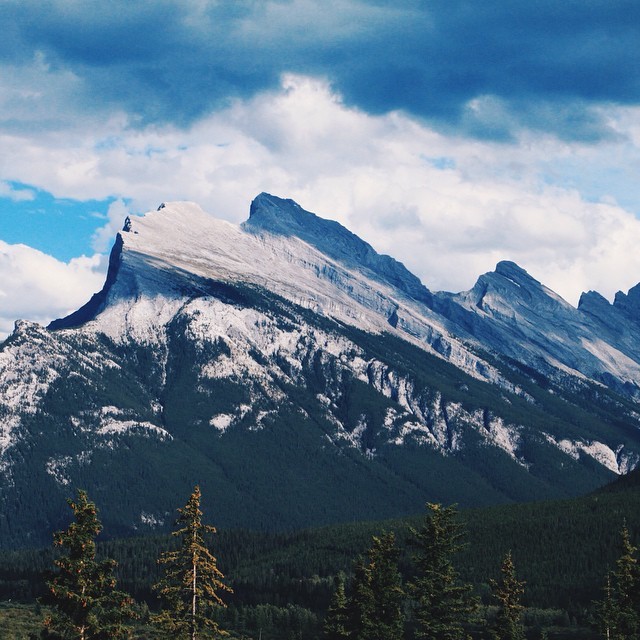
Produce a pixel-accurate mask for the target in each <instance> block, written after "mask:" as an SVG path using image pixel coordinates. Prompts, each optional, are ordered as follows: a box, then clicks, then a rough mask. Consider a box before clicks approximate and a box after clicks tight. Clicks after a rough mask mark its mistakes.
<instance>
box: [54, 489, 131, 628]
mask: <svg viewBox="0 0 640 640" xmlns="http://www.w3.org/2000/svg"><path fill="white" fill-rule="evenodd" d="M68 503H69V506H70V507H71V509H72V511H73V515H74V518H75V521H74V522H72V523H71V524H70V525H69V527H68V529H67V530H66V531H58V532H56V533H55V534H54V545H55V546H56V547H58V548H60V549H62V550H63V555H61V556H60V557H59V558H57V559H56V560H54V565H55V566H56V568H57V571H56V572H55V573H54V574H53V575H52V576H51V578H50V580H49V581H48V582H47V586H48V588H49V596H48V598H46V602H47V604H49V605H50V606H52V607H53V612H52V614H51V615H50V616H49V617H48V618H47V619H46V621H45V626H46V629H47V631H48V632H51V633H54V634H57V635H59V636H60V637H61V638H64V639H67V638H69V639H71V638H73V639H76V638H77V639H78V640H102V639H103V638H127V637H130V626H129V625H128V624H127V622H128V621H129V620H130V619H131V618H132V617H133V615H134V612H133V601H132V599H131V598H130V597H129V596H127V595H126V594H125V593H122V592H120V591H116V590H115V586H116V580H115V578H114V576H113V570H114V567H115V564H116V563H115V561H113V560H102V561H97V560H96V549H95V537H96V536H97V535H98V533H100V530H101V528H102V525H101V524H100V521H99V520H98V516H97V510H96V506H95V504H94V503H93V502H90V501H89V499H88V497H87V494H86V492H85V491H82V490H78V492H77V498H76V500H75V501H74V500H71V499H69V500H68Z"/></svg>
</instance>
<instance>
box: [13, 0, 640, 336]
mask: <svg viewBox="0 0 640 640" xmlns="http://www.w3.org/2000/svg"><path fill="white" fill-rule="evenodd" d="M0 19H1V21H2V24H3V37H2V39H0V148H2V150H3V152H2V154H0V223H1V224H0V338H1V337H2V336H3V335H6V334H7V333H8V332H9V331H10V330H11V327H12V324H13V321H14V320H15V319H16V318H18V317H23V318H28V319H33V320H37V321H40V322H46V321H48V320H49V319H51V318H52V317H56V316H58V315H62V314H64V313H67V312H68V311H70V310H72V309H73V308H75V307H77V306H79V305H80V304H82V303H83V302H84V301H85V300H86V299H87V298H88V297H89V296H90V294H91V293H92V292H93V291H95V290H97V289H99V288H100V286H101V281H102V278H103V276H104V269H105V266H106V255H107V253H108V250H109V246H110V243H111V241H112V239H113V235H114V234H115V232H116V231H117V229H118V228H119V227H120V226H121V224H122V220H123V218H124V216H125V215H127V214H128V213H133V214H137V213H143V212H144V211H146V210H149V209H154V208H155V207H156V206H157V205H158V203H159V202H161V201H163V200H179V199H188V200H195V201H197V202H199V203H200V204H201V205H202V206H203V207H204V208H205V210H207V211H209V212H211V213H212V214H213V215H216V216H219V217H223V218H226V219H228V220H231V221H235V222H240V221H242V220H243V219H244V218H245V217H246V215H247V212H248V206H249V202H250V201H251V199H252V198H253V197H254V196H255V195H256V194H257V193H259V192H260V191H268V192H271V193H274V194H276V195H280V196H283V197H291V198H294V199H296V200H297V201H298V202H299V203H300V204H301V205H302V206H303V207H305V208H306V209H309V210H312V211H315V212H317V213H319V214H320V215H323V216H326V217H330V218H333V219H337V220H339V221H340V222H342V223H343V224H345V225H347V226H348V227H349V228H351V229H352V230H353V231H355V232H356V233H358V234H359V235H361V236H362V237H364V238H365V239H366V240H368V241H369V242H371V243H372V244H373V245H374V246H375V247H376V248H377V249H379V250H380V251H382V252H385V253H390V254H392V255H394V256H395V257H397V258H398V259H400V260H402V261H403V262H405V264H407V266H408V267H409V268H410V269H412V270H413V271H414V272H416V273H417V275H419V276H420V277H421V278H422V279H423V281H424V282H425V284H427V286H429V287H431V288H432V289H448V290H461V289H465V288H469V287H471V286H472V285H473V282H474V281H475V278H476V277H477V276H478V275H479V274H480V273H482V272H484V271H487V270H490V269H492V268H493V266H494V265H495V263H496V262H497V261H498V260H501V259H511V260H515V261H516V262H518V263H519V264H521V265H522V266H523V267H525V268H526V269H527V270H529V272H530V273H531V274H532V275H534V277H536V278H538V279H540V280H542V281H543V282H545V283H546V284H547V285H548V286H550V287H552V288H553V289H555V290H556V291H558V292H559V293H560V294H561V295H563V296H564V297H566V298H567V299H568V300H569V301H570V302H572V303H574V304H575V303H576V302H577V300H578V296H579V294H580V292H581V291H582V290H586V289H596V290H599V291H600V292H602V293H603V294H604V295H606V296H607V297H609V298H611V296H612V295H613V294H614V293H615V291H616V290H618V289H625V290H626V289H628V288H629V287H630V286H632V285H634V284H636V283H637V282H638V281H640V257H638V256H637V255H636V254H638V253H639V252H637V251H636V250H635V248H636V247H637V245H638V240H639V239H640V223H639V222H638V217H639V216H640V189H639V188H638V186H637V175H638V171H639V170H640V105H639V102H640V48H639V47H638V46H637V43H638V42H639V41H640V4H638V3H637V2H635V1H622V0H607V1H600V0H590V1H589V2H584V1H583V0H580V1H572V0H567V1H564V2H558V1H557V0H539V1H537V2H531V1H530V0H529V1H526V2H525V1H520V0H510V1H509V2H504V0H500V1H497V0H484V1H483V2H475V1H471V0H467V1H456V0H448V1H446V2H445V1H444V0H431V1H426V0H415V1H414V0H406V1H403V2H397V1H392V2H391V1H389V2H387V1H384V0H370V1H359V0H325V1H323V2H320V1H319V0H316V1H313V0H277V1H273V0H272V1H268V0H267V1H257V0H256V1H254V0H235V1H234V2H230V1H229V2H224V1H213V0H181V1H176V0H160V1H155V2H136V3H132V2H128V1H127V2H124V1H120V0H112V1H111V2H108V3H107V2H105V3H97V4H92V6H91V7H89V6H88V5H87V3H84V2H80V1H77V0H47V1H45V2H42V1H38V2H35V1H32V0H15V1H14V0H4V1H3V2H2V3H0Z"/></svg>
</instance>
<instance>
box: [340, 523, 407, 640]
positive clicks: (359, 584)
mask: <svg viewBox="0 0 640 640" xmlns="http://www.w3.org/2000/svg"><path fill="white" fill-rule="evenodd" d="M398 556H399V551H398V549H397V547H396V543H395V535H394V534H393V533H386V534H384V535H381V536H373V540H372V545H371V547H370V549H369V551H368V554H367V558H366V559H365V558H364V557H362V556H360V557H359V558H358V559H357V560H356V562H355V566H354V577H353V583H352V586H351V592H352V593H351V598H350V599H349V603H348V627H349V631H350V637H351V638H352V639H353V640H369V639H370V638H376V639H377V640H400V639H401V638H402V632H403V623H404V616H403V610H402V609H403V599H404V591H403V589H402V583H401V577H400V572H399V571H398Z"/></svg>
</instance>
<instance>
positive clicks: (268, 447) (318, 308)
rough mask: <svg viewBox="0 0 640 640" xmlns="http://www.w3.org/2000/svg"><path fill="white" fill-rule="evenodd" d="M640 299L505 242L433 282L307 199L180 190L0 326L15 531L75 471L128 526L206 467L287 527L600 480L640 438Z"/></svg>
mask: <svg viewBox="0 0 640 640" xmlns="http://www.w3.org/2000/svg"><path fill="white" fill-rule="evenodd" d="M639 298H640V290H637V289H635V288H634V289H632V290H631V291H630V292H629V293H628V295H626V296H625V295H624V294H618V296H616V300H615V302H614V304H613V305H610V304H609V303H608V302H607V301H606V300H604V299H603V298H602V299H601V298H600V297H598V295H597V294H594V293H589V294H585V295H583V298H582V300H581V303H580V306H579V308H578V309H575V308H574V307H571V306H570V305H569V304H568V303H566V302H565V301H563V300H562V299H561V298H559V297H558V296H557V295H556V294H554V293H553V292H551V291H550V290H548V289H547V288H546V287H544V286H543V285H541V284H540V283H539V282H537V281H536V280H535V279H534V278H532V277H531V276H529V275H528V274H527V273H526V272H525V271H523V270H522V269H520V268H519V267H518V266H517V265H515V264H513V263H509V262H501V263H499V264H498V266H497V268H496V271H495V272H493V273H489V274H485V275H483V276H481V277H480V279H479V280H478V283H477V284H476V285H475V286H474V288H473V289H472V290H471V291H469V292H465V293H460V294H449V293H443V292H432V291H430V290H429V289H428V288H427V287H426V286H424V285H423V284H422V283H421V282H420V280H419V279H418V278H417V277H416V276H414V275H413V274H411V273H410V272H409V271H408V270H407V269H406V268H405V267H404V266H403V265H402V264H401V263H399V262H397V261H396V260H394V259H393V258H391V257H388V256H382V255H379V254H378V253H377V252H376V251H375V250H374V249H373V248H372V247H371V246H370V245H369V244H367V243H366V242H364V241H362V240H361V239H360V238H358V237H357V236H355V235H354V234H352V233H351V232H350V231H348V230H347V229H345V228H344V227H342V226H341V225H339V224H338V223H336V222H332V221H328V220H323V219H321V218H319V217H317V216H315V215H314V214H312V213H310V212H307V211H304V210H303V209H302V208H301V207H300V206H299V205H298V204H296V203H295V202H293V201H291V200H283V199H280V198H277V197H274V196H271V195H268V194H260V195H259V196H258V197H257V198H256V199H255V200H254V201H253V202H252V204H251V209H250V216H249V219H248V220H247V221H246V222H245V223H243V224H242V225H240V226H238V225H233V224H230V223H228V222H225V221H221V220H216V219H215V218H214V217H212V216H210V215H208V214H207V213H205V212H203V211H202V210H201V209H200V208H199V207H198V206H197V205H195V204H193V203H185V202H178V203H167V204H163V205H161V206H160V207H159V208H158V210H157V211H153V212H149V213H147V214H146V215H145V216H142V217H132V218H128V219H127V220H126V221H125V225H124V228H123V230H122V231H121V232H120V233H119V234H118V236H117V237H116V241H115V244H114V247H113V250H112V252H111V257H110V264H109V270H108V274H107V278H106V281H105V285H104V287H103V289H102V291H100V292H99V293H97V294H96V295H95V296H93V298H92V299H91V300H90V301H89V302H88V303H87V304H86V305H85V306H83V307H82V308H81V309H79V310H78V311H76V312H75V313H73V314H71V315H70V316H68V317H67V318H62V319H60V320H56V321H54V322H52V323H51V325H50V326H49V327H48V328H46V329H45V328H43V327H41V326H39V325H36V324H33V323H28V322H23V321H19V322H17V323H16V328H15V331H14V332H13V333H12V334H11V335H10V336H9V338H8V339H7V340H6V341H5V342H4V343H3V344H2V345H0V472H1V473H2V475H1V476H0V507H1V508H0V544H2V545H3V546H12V545H14V546H15V545H29V544H41V543H43V542H45V543H46V542H47V541H48V540H49V539H50V538H49V537H50V532H51V530H52V529H55V528H58V527H60V526H62V525H63V523H64V520H65V519H66V513H65V509H64V507H63V506H62V505H63V504H64V497H65V496H68V495H70V494H71V493H72V491H73V489H74V487H78V486H80V487H83V488H86V489H87V490H88V491H89V494H90V496H91V498H92V499H93V500H95V501H96V502H97V503H98V504H99V505H100V507H101V513H102V517H103V522H104V524H105V528H106V529H107V530H108V531H109V532H110V533H111V535H124V534H131V533H135V532H144V531H148V530H164V529H166V528H167V527H168V526H169V525H170V524H171V520H172V517H173V513H174V509H175V507H176V506H177V505H180V504H182V503H183V502H184V499H185V496H188V495H189V493H190V492H191V490H192V488H193V485H194V484H195V483H200V484H201V486H202V488H203V495H204V501H203V506H204V507H205V508H206V509H207V510H210V511H211V513H213V514H215V516H214V517H215V521H216V522H217V523H218V524H220V525H221V526H226V527H230V526H243V527H249V528H259V529H270V530H282V529H291V528H295V527H300V526H308V525H314V524H323V523H328V522H337V521H350V520H354V519H355V520H357V519H371V518H387V517H395V516H399V515H403V514H407V513H412V512H418V511H420V510H421V508H422V505H423V504H424V502H425V500H432V501H433V500H437V501H442V502H458V503H460V504H461V505H462V506H465V505H486V504H495V503H501V502H513V501H523V500H534V499H541V498H550V497H566V496H571V495H576V494H578V493H582V492H585V491H588V490H591V489H594V488H596V487H597V486H600V485H602V484H604V483H605V482H606V481H608V480H610V479H611V478H614V477H615V476H616V475H618V474H621V473H625V472H627V471H629V470H631V469H633V468H635V467H636V466H637V465H638V461H639V460H640V431H639V429H638V415H639V414H638V404H637V402H638V398H639V393H638V384H639V383H640V355H639V353H638V349H639V348H640V347H638V345H639V344H640V343H639V342H638V340H637V338H638V332H639V331H640V326H639V324H638V322H637V317H638V316H637V314H636V313H635V311H636V310H637V309H638V308H639V307H638V299H639Z"/></svg>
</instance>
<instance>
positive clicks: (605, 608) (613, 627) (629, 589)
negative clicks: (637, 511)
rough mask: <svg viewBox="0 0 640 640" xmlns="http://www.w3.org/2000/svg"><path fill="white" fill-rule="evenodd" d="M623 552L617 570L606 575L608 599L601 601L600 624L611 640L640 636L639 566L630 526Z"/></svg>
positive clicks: (625, 535) (599, 610)
mask: <svg viewBox="0 0 640 640" xmlns="http://www.w3.org/2000/svg"><path fill="white" fill-rule="evenodd" d="M621 535H622V555H621V556H620V557H619V558H618V560H617V562H616V569H615V571H614V572H613V573H612V574H610V575H609V576H607V586H606V589H605V599H604V600H603V601H601V602H600V603H598V617H599V623H600V626H601V628H602V630H603V632H604V633H605V636H606V637H607V638H611V640H637V638H638V637H640V568H639V567H638V559H637V557H636V553H637V548H636V547H635V546H634V545H633V544H631V539H630V536H629V530H628V529H627V527H626V526H624V527H623V528H622V534H621Z"/></svg>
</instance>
